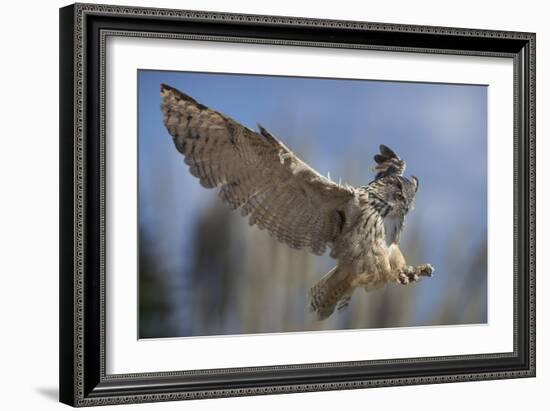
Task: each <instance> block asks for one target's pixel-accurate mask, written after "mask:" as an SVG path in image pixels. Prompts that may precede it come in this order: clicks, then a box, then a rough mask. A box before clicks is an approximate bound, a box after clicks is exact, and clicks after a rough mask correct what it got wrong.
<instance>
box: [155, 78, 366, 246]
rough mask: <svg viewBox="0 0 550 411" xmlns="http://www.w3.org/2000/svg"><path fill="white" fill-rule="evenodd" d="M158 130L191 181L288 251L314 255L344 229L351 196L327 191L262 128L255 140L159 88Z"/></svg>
mask: <svg viewBox="0 0 550 411" xmlns="http://www.w3.org/2000/svg"><path fill="white" fill-rule="evenodd" d="M161 96H162V105H161V109H162V113H163V115H164V125H165V126H166V128H167V129H168V132H169V133H170V134H171V136H172V138H173V140H174V144H175V145H176V148H177V149H178V151H180V152H181V153H182V154H183V155H184V156H185V163H186V164H187V165H189V170H190V172H191V174H192V175H194V176H195V177H197V178H199V180H200V183H201V184H202V185H203V186H204V187H207V188H214V187H219V188H220V192H219V195H220V197H221V198H222V199H223V200H224V201H225V202H227V203H228V204H229V205H230V206H231V207H232V208H240V209H241V213H242V215H243V216H247V215H248V216H249V222H250V224H251V225H252V224H256V225H257V226H258V227H259V228H265V229H267V230H268V231H269V232H270V233H271V234H272V235H273V236H274V237H276V238H277V239H278V240H279V241H281V242H284V243H286V244H288V245H289V246H291V247H293V248H309V249H311V251H312V252H314V253H315V254H322V253H323V252H324V251H325V249H326V246H327V244H330V243H332V242H334V240H335V239H336V237H337V236H338V235H339V234H340V232H341V229H342V226H343V224H344V221H343V218H344V214H343V212H342V208H343V207H344V205H345V204H346V203H347V202H348V201H349V200H350V199H351V198H353V196H354V192H355V190H354V188H352V187H349V186H342V185H339V184H336V183H333V182H332V181H330V180H329V179H327V178H325V177H323V176H322V175H320V174H319V173H317V172H316V171H315V170H313V169H312V168H311V167H309V166H308V165H307V164H306V163H304V162H303V161H301V160H300V159H299V158H298V157H297V156H296V155H294V154H293V153H292V152H291V151H290V150H289V149H288V148H287V147H285V146H284V144H283V143H281V142H280V141H279V140H277V139H276V138H275V137H274V136H272V135H271V134H270V133H269V132H268V131H266V130H265V129H264V128H263V127H261V126H259V128H260V131H259V132H255V131H253V130H250V129H249V128H247V127H245V126H243V125H241V124H239V123H237V122H236V121H234V120H233V119H231V118H229V117H227V116H225V115H224V114H221V113H218V112H216V111H214V110H212V109H210V108H208V107H206V106H204V105H202V104H200V103H198V102H197V101H195V100H194V99H193V98H191V97H189V96H187V95H186V94H184V93H182V92H180V91H178V90H176V89H175V88H173V87H170V86H167V85H164V84H162V85H161Z"/></svg>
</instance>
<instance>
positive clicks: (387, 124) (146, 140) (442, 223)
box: [138, 71, 487, 315]
mask: <svg viewBox="0 0 550 411" xmlns="http://www.w3.org/2000/svg"><path fill="white" fill-rule="evenodd" d="M160 83H166V84H169V85H171V86H173V87H176V88H178V89H180V90H182V91H184V92H185V93H187V94H189V95H191V96H192V97H194V98H195V99H196V100H198V101H199V102H201V103H202V104H205V105H207V106H209V107H211V108H213V109H215V110H217V111H220V112H222V113H225V114H227V115H229V116H231V117H233V118H234V119H235V120H237V121H239V122H241V123H242V124H244V125H246V126H248V127H250V128H253V129H255V128H256V123H260V124H262V125H263V126H264V127H265V128H267V129H268V130H269V131H270V132H272V133H273V134H274V135H275V136H277V137H278V138H279V139H281V140H282V141H283V142H284V143H285V144H286V145H287V146H289V147H290V148H291V149H292V150H293V151H294V152H295V153H297V154H298V156H300V157H301V158H302V159H303V160H305V161H306V162H308V163H309V164H310V165H311V166H312V167H313V168H315V169H316V170H318V171H319V172H320V173H321V174H324V175H326V174H327V172H330V175H331V177H332V179H333V180H336V181H337V180H338V179H339V178H342V181H345V182H347V183H349V184H352V185H366V184H367V183H368V182H370V181H371V180H372V173H371V171H370V169H369V167H371V166H372V165H373V160H372V157H373V155H374V154H375V153H376V152H377V150H378V145H379V144H385V145H387V146H389V147H390V148H392V149H394V150H395V151H396V152H397V153H398V154H399V155H400V156H401V157H402V158H403V159H405V160H406V161H407V170H406V173H405V174H406V175H407V176H410V175H415V176H417V177H418V178H419V180H420V189H419V192H418V194H417V199H416V207H415V209H414V210H413V211H412V212H411V213H410V215H409V216H408V218H407V226H408V227H412V226H414V227H415V228H417V229H418V230H420V231H421V232H422V238H423V241H424V243H425V244H424V246H425V249H426V250H427V253H428V258H429V262H430V263H432V264H433V265H434V266H435V267H436V270H438V271H443V272H444V271H445V264H446V262H447V261H448V257H449V256H448V249H449V244H450V243H451V242H452V241H456V239H457V238H467V239H468V247H472V249H474V248H476V247H479V245H480V244H482V243H483V242H484V241H486V234H487V233H486V232H487V87H486V86H482V85H449V84H430V83H412V82H388V81H368V80H341V79H338V80H334V79H311V78H295V77H274V76H250V75H232V74H206V73H187V72H164V71H139V72H138V88H139V107H138V110H139V189H140V224H141V225H142V227H147V228H148V230H149V231H150V232H151V235H152V236H153V238H155V241H156V243H157V247H158V249H159V252H160V253H161V254H162V255H163V256H164V260H163V261H164V263H165V264H166V267H167V269H168V270H172V271H174V272H181V271H182V270H185V267H186V264H187V261H188V256H189V254H188V253H190V252H191V251H192V239H191V238H189V236H187V237H186V236H185V235H182V234H181V233H182V232H183V233H185V232H191V231H192V228H191V227H190V225H192V224H193V222H192V219H190V218H189V216H190V215H191V216H192V215H193V214H194V213H197V212H200V210H201V209H202V208H203V207H204V206H205V205H206V204H208V203H209V202H211V201H218V200H217V197H216V193H215V192H214V190H206V189H204V188H202V187H201V186H200V185H199V184H198V182H197V181H196V180H195V179H194V178H193V177H191V176H190V175H189V173H188V172H187V168H186V167H184V165H183V159H182V157H181V155H180V154H179V153H178V152H177V151H176V150H175V149H174V146H173V143H172V141H171V138H170V137H169V135H168V134H167V132H166V130H165V128H164V126H163V124H162V117H161V113H160V109H159V106H160V96H159V85H160ZM408 231H410V230H407V231H405V233H404V240H406V237H407V234H408ZM443 275H444V274H443ZM438 287H443V285H442V283H441V282H437V281H433V282H431V283H429V284H427V285H426V286H425V287H424V290H425V292H426V293H427V295H428V294H430V295H437V294H438V292H439V291H441V290H439V289H438ZM426 309H429V307H428V308H426ZM418 315H422V310H420V311H419V314H418Z"/></svg>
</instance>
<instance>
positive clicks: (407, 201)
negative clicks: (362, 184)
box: [374, 145, 418, 216]
mask: <svg viewBox="0 0 550 411" xmlns="http://www.w3.org/2000/svg"><path fill="white" fill-rule="evenodd" d="M374 161H375V162H376V166H375V168H374V169H375V171H376V176H375V181H374V182H375V183H376V186H377V189H376V192H377V195H378V196H379V197H380V198H381V199H382V200H383V201H384V202H385V203H386V204H387V205H389V207H390V210H389V213H388V215H393V216H404V215H405V214H407V213H408V212H409V210H410V209H411V208H412V207H413V205H414V198H415V196H416V192H417V191H418V178H416V177H415V176H412V177H411V178H410V179H408V178H406V177H403V173H404V171H405V167H406V163H405V161H404V160H402V159H401V158H400V157H399V156H398V155H397V154H396V153H395V152H394V151H393V150H391V149H390V148H388V147H386V146H385V145H381V146H380V154H377V155H375V156H374Z"/></svg>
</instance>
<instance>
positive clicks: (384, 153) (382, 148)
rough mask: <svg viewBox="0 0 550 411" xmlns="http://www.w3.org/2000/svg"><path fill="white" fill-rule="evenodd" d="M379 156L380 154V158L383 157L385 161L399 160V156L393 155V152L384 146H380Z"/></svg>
mask: <svg viewBox="0 0 550 411" xmlns="http://www.w3.org/2000/svg"><path fill="white" fill-rule="evenodd" d="M380 154H382V156H384V157H385V158H386V159H390V158H396V159H398V160H400V158H399V156H398V155H397V154H395V151H393V150H392V149H391V148H389V147H388V146H386V145H384V144H380Z"/></svg>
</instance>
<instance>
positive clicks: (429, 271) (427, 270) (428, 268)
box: [422, 264, 435, 277]
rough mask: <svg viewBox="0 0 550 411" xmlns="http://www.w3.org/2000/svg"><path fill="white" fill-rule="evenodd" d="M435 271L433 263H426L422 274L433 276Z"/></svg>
mask: <svg viewBox="0 0 550 411" xmlns="http://www.w3.org/2000/svg"><path fill="white" fill-rule="evenodd" d="M434 271H435V270H434V268H433V266H432V265H431V264H426V265H425V266H424V269H423V270H422V275H424V276H425V277H432V276H433V273H434Z"/></svg>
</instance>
